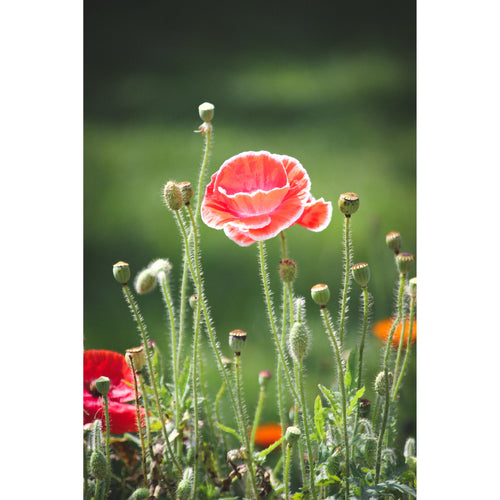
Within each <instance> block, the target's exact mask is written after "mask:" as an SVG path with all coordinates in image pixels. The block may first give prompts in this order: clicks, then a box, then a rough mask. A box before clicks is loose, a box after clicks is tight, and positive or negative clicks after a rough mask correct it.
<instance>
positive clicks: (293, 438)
mask: <svg viewBox="0 0 500 500" xmlns="http://www.w3.org/2000/svg"><path fill="white" fill-rule="evenodd" d="M299 438H300V429H299V428H298V427H294V426H293V425H292V426H290V427H287V429H286V431H285V439H286V442H287V443H288V444H289V445H290V447H292V446H293V445H294V444H295V443H297V441H298V440H299Z"/></svg>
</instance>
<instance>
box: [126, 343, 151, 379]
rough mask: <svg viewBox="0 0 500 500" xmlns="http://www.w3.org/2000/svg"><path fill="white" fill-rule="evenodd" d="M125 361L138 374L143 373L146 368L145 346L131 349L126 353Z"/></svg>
mask: <svg viewBox="0 0 500 500" xmlns="http://www.w3.org/2000/svg"><path fill="white" fill-rule="evenodd" d="M125 361H126V362H127V365H128V366H129V367H130V368H131V369H132V370H135V372H136V373H141V371H142V369H143V368H144V367H145V366H146V353H145V352H144V346H142V345H141V346H140V347H131V348H130V349H127V350H126V352H125Z"/></svg>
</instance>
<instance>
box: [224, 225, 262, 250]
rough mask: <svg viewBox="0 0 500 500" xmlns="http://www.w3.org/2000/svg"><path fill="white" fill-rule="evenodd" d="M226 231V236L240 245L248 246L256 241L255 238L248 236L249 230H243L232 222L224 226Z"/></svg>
mask: <svg viewBox="0 0 500 500" xmlns="http://www.w3.org/2000/svg"><path fill="white" fill-rule="evenodd" d="M224 233H226V236H227V237H228V238H230V239H231V240H233V241H234V242H235V243H237V244H238V245H239V246H240V247H248V246H250V245H251V244H252V243H255V240H253V239H252V238H250V237H249V236H248V232H247V231H242V230H241V229H238V228H237V227H235V226H233V225H232V224H228V225H227V226H225V227H224Z"/></svg>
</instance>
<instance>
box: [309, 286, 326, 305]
mask: <svg viewBox="0 0 500 500" xmlns="http://www.w3.org/2000/svg"><path fill="white" fill-rule="evenodd" d="M311 297H312V299H313V300H314V302H316V304H318V305H319V306H321V307H326V304H327V303H328V301H329V300H330V289H329V288H328V285H325V284H324V283H318V284H317V285H314V286H313V287H312V288H311Z"/></svg>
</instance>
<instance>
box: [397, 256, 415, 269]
mask: <svg viewBox="0 0 500 500" xmlns="http://www.w3.org/2000/svg"><path fill="white" fill-rule="evenodd" d="M414 262H415V257H414V256H413V255H412V254H411V253H406V252H405V253H398V254H397V255H396V265H397V266H398V270H399V272H400V273H401V274H408V273H409V272H410V271H411V270H412V268H413V263H414Z"/></svg>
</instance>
